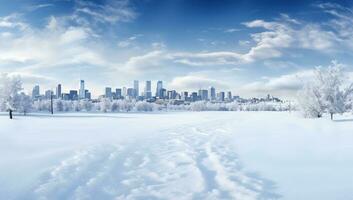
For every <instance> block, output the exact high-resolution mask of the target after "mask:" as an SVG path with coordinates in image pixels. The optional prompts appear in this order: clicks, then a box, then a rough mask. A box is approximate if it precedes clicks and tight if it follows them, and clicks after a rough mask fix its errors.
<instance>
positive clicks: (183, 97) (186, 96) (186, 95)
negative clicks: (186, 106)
mask: <svg viewBox="0 0 353 200" xmlns="http://www.w3.org/2000/svg"><path fill="white" fill-rule="evenodd" d="M188 95H189V93H188V92H186V91H185V92H182V93H181V97H180V98H181V100H184V101H187V100H188Z"/></svg>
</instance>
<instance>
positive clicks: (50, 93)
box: [45, 90, 53, 99]
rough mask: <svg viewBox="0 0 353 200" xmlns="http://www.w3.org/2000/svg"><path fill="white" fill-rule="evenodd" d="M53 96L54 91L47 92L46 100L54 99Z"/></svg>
mask: <svg viewBox="0 0 353 200" xmlns="http://www.w3.org/2000/svg"><path fill="white" fill-rule="evenodd" d="M52 95H53V91H51V90H46V91H45V98H46V99H50V98H52Z"/></svg>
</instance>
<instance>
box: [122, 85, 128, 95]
mask: <svg viewBox="0 0 353 200" xmlns="http://www.w3.org/2000/svg"><path fill="white" fill-rule="evenodd" d="M122 92H123V93H122V96H123V97H126V95H127V90H126V87H123V91H122Z"/></svg>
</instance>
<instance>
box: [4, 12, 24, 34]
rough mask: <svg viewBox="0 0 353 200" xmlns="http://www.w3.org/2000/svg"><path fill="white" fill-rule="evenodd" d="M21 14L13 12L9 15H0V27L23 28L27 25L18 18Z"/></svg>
mask: <svg viewBox="0 0 353 200" xmlns="http://www.w3.org/2000/svg"><path fill="white" fill-rule="evenodd" d="M20 17H21V15H20V14H19V13H13V14H11V15H8V16H5V17H0V28H19V29H21V30H24V29H26V28H27V27H28V25H27V24H26V23H24V22H22V21H21V20H19V19H20Z"/></svg>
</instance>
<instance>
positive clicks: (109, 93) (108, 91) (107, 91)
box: [104, 87, 113, 98]
mask: <svg viewBox="0 0 353 200" xmlns="http://www.w3.org/2000/svg"><path fill="white" fill-rule="evenodd" d="M104 96H105V98H112V97H113V96H112V88H111V87H106V88H105V93H104Z"/></svg>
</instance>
